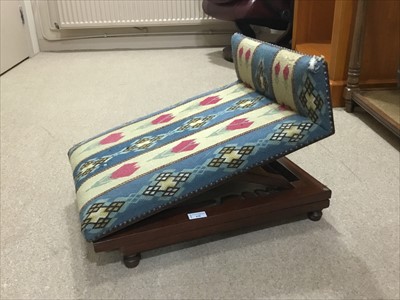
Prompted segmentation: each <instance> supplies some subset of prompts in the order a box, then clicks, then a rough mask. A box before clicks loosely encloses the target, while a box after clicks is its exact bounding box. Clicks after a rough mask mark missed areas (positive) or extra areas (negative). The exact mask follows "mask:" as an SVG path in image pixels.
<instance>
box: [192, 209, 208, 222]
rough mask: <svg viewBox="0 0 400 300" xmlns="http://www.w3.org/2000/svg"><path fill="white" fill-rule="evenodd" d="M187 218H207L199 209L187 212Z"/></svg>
mask: <svg viewBox="0 0 400 300" xmlns="http://www.w3.org/2000/svg"><path fill="white" fill-rule="evenodd" d="M188 218H189V220H194V219H201V218H207V214H206V212H205V211H199V212H195V213H191V214H188Z"/></svg>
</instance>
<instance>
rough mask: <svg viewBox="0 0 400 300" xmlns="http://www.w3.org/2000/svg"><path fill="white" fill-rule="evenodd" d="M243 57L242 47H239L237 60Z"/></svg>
mask: <svg viewBox="0 0 400 300" xmlns="http://www.w3.org/2000/svg"><path fill="white" fill-rule="evenodd" d="M242 55H243V47H240V49H239V58H242Z"/></svg>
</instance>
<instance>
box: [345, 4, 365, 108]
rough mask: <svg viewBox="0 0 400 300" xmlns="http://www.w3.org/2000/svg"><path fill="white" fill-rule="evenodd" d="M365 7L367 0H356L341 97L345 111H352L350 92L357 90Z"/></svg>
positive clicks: (352, 104) (352, 103)
mask: <svg viewBox="0 0 400 300" xmlns="http://www.w3.org/2000/svg"><path fill="white" fill-rule="evenodd" d="M366 7H367V0H358V3H357V12H356V20H355V25H354V33H353V40H352V43H351V52H350V61H349V69H348V72H347V85H346V87H345V89H344V92H343V97H344V99H345V101H346V111H347V112H352V111H353V109H354V102H353V101H352V100H351V98H352V93H353V91H355V90H359V80H360V72H361V59H362V50H363V41H364V31H365V22H364V19H365V11H366Z"/></svg>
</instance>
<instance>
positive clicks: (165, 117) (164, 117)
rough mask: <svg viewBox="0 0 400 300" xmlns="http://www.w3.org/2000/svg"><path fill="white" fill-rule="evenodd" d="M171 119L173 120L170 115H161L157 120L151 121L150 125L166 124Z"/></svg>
mask: <svg viewBox="0 0 400 300" xmlns="http://www.w3.org/2000/svg"><path fill="white" fill-rule="evenodd" d="M173 118H174V116H173V115H172V114H166V115H161V116H159V117H158V118H156V119H154V120H153V121H151V123H152V124H154V125H156V124H160V123H167V122H169V121H171V120H172V119H173Z"/></svg>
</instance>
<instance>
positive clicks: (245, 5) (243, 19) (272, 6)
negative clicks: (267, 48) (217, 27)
mask: <svg viewBox="0 0 400 300" xmlns="http://www.w3.org/2000/svg"><path fill="white" fill-rule="evenodd" d="M203 10H204V12H205V13H206V14H208V15H209V16H212V17H214V18H216V19H220V20H224V21H232V22H235V24H236V26H237V27H238V29H239V30H240V32H241V33H243V34H244V35H246V36H248V37H252V38H255V37H256V34H255V32H254V30H253V29H252V28H251V26H250V25H251V24H254V25H259V26H265V27H268V28H271V29H276V30H285V33H284V34H283V35H282V36H281V37H280V38H279V39H278V41H276V44H278V45H280V46H283V47H287V48H290V46H291V45H290V43H291V39H292V19H293V0H203ZM223 54H224V58H225V59H226V60H229V61H232V50H231V48H230V46H228V47H225V48H224V51H223Z"/></svg>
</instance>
